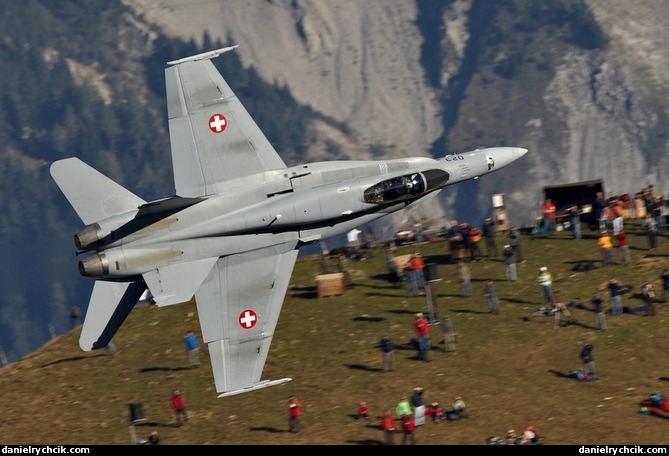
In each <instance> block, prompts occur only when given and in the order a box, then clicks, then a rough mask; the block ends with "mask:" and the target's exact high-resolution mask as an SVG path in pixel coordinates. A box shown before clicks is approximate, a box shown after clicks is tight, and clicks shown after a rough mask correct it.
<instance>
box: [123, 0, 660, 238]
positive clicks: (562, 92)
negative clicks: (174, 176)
mask: <svg viewBox="0 0 669 456" xmlns="http://www.w3.org/2000/svg"><path fill="white" fill-rule="evenodd" d="M124 1H125V3H126V4H128V5H130V6H132V8H133V9H134V10H135V11H136V12H137V13H138V14H139V15H140V16H141V17H143V18H144V19H145V20H146V21H147V22H149V23H153V24H156V25H159V26H160V27H161V28H162V29H163V30H164V31H166V32H167V33H168V34H170V35H173V36H179V37H182V38H188V39H195V40H196V41H197V40H200V39H201V37H202V34H203V32H204V31H207V32H208V33H209V34H210V35H211V36H212V37H213V38H220V39H221V40H223V41H224V42H226V43H230V44H232V43H234V44H239V45H240V47H239V49H238V52H239V54H240V56H241V59H242V61H243V62H244V64H245V65H248V66H253V67H255V68H256V69H257V71H258V72H259V73H260V74H261V75H262V76H263V77H264V78H265V79H266V80H268V81H276V82H279V83H280V84H284V85H286V86H287V87H288V88H289V89H290V91H291V92H292V94H293V96H294V97H295V98H296V99H297V100H298V101H299V102H301V103H304V104H308V105H310V106H311V107H313V108H314V109H315V110H317V111H318V112H321V113H323V114H325V115H327V116H330V117H331V118H333V119H336V120H338V121H340V122H343V123H345V124H346V126H347V127H348V128H349V130H348V131H347V132H346V133H344V132H341V131H335V130H333V129H332V128H331V127H327V128H325V126H324V125H319V124H317V123H314V125H310V126H309V128H310V130H311V131H312V132H313V134H314V138H317V140H315V141H314V146H313V147H312V150H311V151H310V154H311V156H312V158H313V159H315V160H318V159H331V158H332V157H330V156H328V152H327V149H326V147H325V144H327V143H328V142H329V141H335V142H336V143H340V144H342V145H343V146H344V147H342V151H343V153H344V154H345V155H347V156H350V157H356V158H358V157H360V158H379V157H389V158H390V157H399V156H404V155H434V156H439V155H444V154H446V153H457V152H465V151H467V150H470V149H473V148H476V147H486V146H495V145H518V146H524V147H528V148H529V150H530V154H528V155H527V156H526V157H525V158H524V159H523V161H522V162H519V163H517V164H515V165H514V166H513V167H512V168H510V169H507V170H505V171H504V172H503V173H500V174H499V175H492V176H490V177H489V178H486V179H482V180H481V181H480V182H477V183H472V184H471V185H468V184H466V185H462V186H459V187H457V188H452V189H448V190H446V191H444V192H442V193H443V195H442V197H441V199H440V200H439V202H438V204H437V206H438V207H437V208H435V207H434V205H432V207H429V208H423V209H422V211H424V212H425V213H430V214H432V215H434V213H435V212H434V211H435V209H436V210H438V211H440V213H441V214H442V215H443V216H444V217H447V218H454V217H460V218H464V219H471V220H468V221H470V222H471V223H480V219H479V218H478V217H481V216H482V215H483V214H486V213H488V212H489V211H490V209H491V208H492V201H491V196H492V194H494V193H497V192H501V193H505V195H506V205H507V208H508V209H509V214H510V218H511V219H512V223H514V224H519V225H525V224H527V223H531V222H532V220H533V217H534V216H536V215H538V213H539V209H540V203H541V189H542V187H543V186H545V185H557V184H562V183H570V182H576V181H583V180H591V179H603V180H604V186H605V190H606V191H607V192H613V193H627V192H636V191H638V190H641V189H642V188H643V187H645V186H647V185H648V184H651V183H652V184H654V185H655V186H656V188H657V189H658V190H659V191H660V192H662V193H663V194H667V193H669V180H667V173H668V172H669V154H668V153H667V152H668V145H667V140H668V136H667V122H666V120H667V115H668V112H669V106H668V104H669V98H668V97H667V96H666V95H667V93H668V88H669V87H668V86H669V76H668V75H669V71H667V70H668V68H667V67H668V66H669V61H668V60H667V59H666V58H665V55H666V51H665V50H666V49H667V44H668V43H667V41H669V32H667V30H669V27H668V26H669V10H668V9H667V8H666V7H664V5H663V2H662V1H661V0H648V1H644V2H628V1H625V0H586V1H585V2H584V6H585V7H586V10H587V9H589V13H590V14H591V15H592V18H594V21H595V22H596V24H597V25H598V26H599V27H600V28H601V31H602V32H603V33H604V35H605V37H606V42H605V44H603V45H601V46H596V47H594V48H591V49H588V46H585V47H583V46H575V45H573V44H571V43H569V42H565V41H563V40H561V39H560V34H561V33H563V30H560V29H558V30H557V31H556V32H555V33H550V32H546V31H543V30H541V29H539V30H536V31H533V32H532V33H531V34H530V33H525V32H523V31H522V29H523V28H528V27H531V26H533V22H535V21H536V19H537V17H532V16H530V20H527V19H524V18H521V20H519V22H518V23H516V25H515V27H516V29H517V30H521V32H519V35H520V36H523V37H524V38H525V40H526V42H524V43H522V45H521V47H520V48H519V47H518V45H515V44H509V43H510V40H506V41H505V42H499V43H495V42H494V41H491V38H490V37H489V36H488V34H489V30H490V27H493V26H494V27H497V26H498V25H497V24H493V23H490V22H486V21H490V20H491V19H489V18H488V17H487V14H488V12H487V11H486V10H489V9H490V8H491V7H492V5H491V3H490V2H480V1H477V0H453V1H443V2H421V1H416V2H409V1H406V0H366V1H364V2H361V1H356V0H338V1H336V2H331V1H325V0H309V1H300V0H272V1H260V0H257V1H252V2H244V3H243V4H241V3H240V2H238V1H235V0H221V1H217V2H203V3H198V4H196V5H191V4H190V3H189V2H180V1H176V0H175V1H164V2H160V3H156V2H154V1H151V0H124ZM496 3H501V4H505V6H507V7H508V8H506V11H501V9H500V10H498V11H497V12H496V13H497V17H496V19H494V20H495V21H501V20H504V15H505V14H506V15H508V16H509V18H508V19H507V20H508V21H511V22H513V21H514V17H513V15H514V11H515V12H516V13H518V10H519V9H521V8H523V7H524V4H526V3H527V2H514V1H509V2H496ZM530 3H531V2H530ZM564 3H565V4H569V3H571V4H573V3H581V2H564ZM437 4H438V5H437ZM435 5H436V6H435ZM525 6H526V5H525ZM539 9H540V8H539ZM541 14H542V11H537V15H541ZM566 20H567V21H569V20H570V18H566ZM578 26H579V24H578V23H576V24H572V28H574V27H578ZM478 37H483V38H482V39H484V40H485V42H483V43H482V42H478V44H477V39H478ZM514 47H515V48H514ZM514 53H519V54H520V63H519V65H518V68H517V71H516V72H515V74H513V75H512V76H508V75H504V74H502V75H500V74H499V72H495V71H493V70H494V65H495V64H496V63H499V62H500V61H504V59H507V58H508V56H509V55H510V54H514ZM435 61H436V64H435ZM434 67H437V68H438V69H437V72H436V74H435V70H434ZM426 204H429V203H426ZM472 208H476V209H475V210H472ZM414 211H417V214H415V215H414V217H421V216H422V215H421V214H420V211H421V209H420V206H418V207H417V208H416V209H414Z"/></svg>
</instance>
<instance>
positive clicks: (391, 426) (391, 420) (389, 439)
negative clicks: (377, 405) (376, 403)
mask: <svg viewBox="0 0 669 456" xmlns="http://www.w3.org/2000/svg"><path fill="white" fill-rule="evenodd" d="M381 428H382V429H383V434H384V436H385V444H386V445H394V444H395V417H394V416H393V415H392V413H390V410H386V411H385V412H384V413H383V417H382V418H381Z"/></svg>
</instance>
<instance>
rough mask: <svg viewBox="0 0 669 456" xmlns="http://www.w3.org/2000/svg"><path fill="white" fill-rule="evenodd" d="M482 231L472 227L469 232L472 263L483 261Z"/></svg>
mask: <svg viewBox="0 0 669 456" xmlns="http://www.w3.org/2000/svg"><path fill="white" fill-rule="evenodd" d="M481 237H482V234H481V230H479V229H478V228H477V227H475V226H470V227H469V231H467V239H468V241H469V242H468V244H469V258H470V259H471V260H472V261H481Z"/></svg>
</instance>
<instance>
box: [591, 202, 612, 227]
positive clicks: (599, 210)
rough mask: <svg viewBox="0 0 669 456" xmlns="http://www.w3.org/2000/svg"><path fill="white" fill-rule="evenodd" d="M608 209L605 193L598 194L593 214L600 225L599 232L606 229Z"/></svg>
mask: <svg viewBox="0 0 669 456" xmlns="http://www.w3.org/2000/svg"><path fill="white" fill-rule="evenodd" d="M608 207H609V203H608V202H607V201H606V198H604V193H603V192H597V197H596V198H595V202H594V203H593V212H594V214H595V217H597V222H598V223H599V231H602V230H605V229H606V210H607V209H608Z"/></svg>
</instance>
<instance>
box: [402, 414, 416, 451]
mask: <svg viewBox="0 0 669 456" xmlns="http://www.w3.org/2000/svg"><path fill="white" fill-rule="evenodd" d="M415 428H416V424H415V422H414V419H413V417H412V416H411V415H404V416H402V431H403V434H402V445H406V442H407V440H409V443H410V444H411V445H415V444H416V436H415V435H414V430H415Z"/></svg>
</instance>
